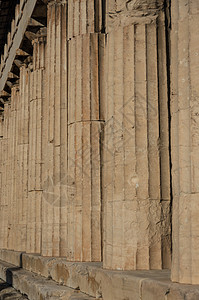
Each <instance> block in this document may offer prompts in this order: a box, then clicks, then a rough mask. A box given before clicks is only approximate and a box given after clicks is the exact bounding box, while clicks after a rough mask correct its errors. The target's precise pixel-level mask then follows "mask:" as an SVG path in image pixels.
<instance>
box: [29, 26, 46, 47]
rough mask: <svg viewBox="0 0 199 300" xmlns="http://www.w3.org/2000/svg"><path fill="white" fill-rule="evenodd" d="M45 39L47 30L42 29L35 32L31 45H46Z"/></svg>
mask: <svg viewBox="0 0 199 300" xmlns="http://www.w3.org/2000/svg"><path fill="white" fill-rule="evenodd" d="M46 37H47V28H46V27H43V28H41V29H40V30H39V31H38V32H37V34H36V38H35V39H34V40H32V45H34V44H35V43H46Z"/></svg>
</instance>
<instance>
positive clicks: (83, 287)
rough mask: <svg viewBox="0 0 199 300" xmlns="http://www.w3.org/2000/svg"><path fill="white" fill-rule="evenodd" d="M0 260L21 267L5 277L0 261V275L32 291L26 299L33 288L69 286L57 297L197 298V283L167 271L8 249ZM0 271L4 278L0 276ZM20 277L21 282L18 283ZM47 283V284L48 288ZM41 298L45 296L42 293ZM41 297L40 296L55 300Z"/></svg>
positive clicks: (54, 289)
mask: <svg viewBox="0 0 199 300" xmlns="http://www.w3.org/2000/svg"><path fill="white" fill-rule="evenodd" d="M0 259H3V260H7V262H8V263H10V262H11V261H12V262H15V265H16V266H21V267H22V268H23V269H21V268H19V267H18V268H17V267H16V266H15V267H14V269H15V270H17V269H18V271H14V270H13V271H12V273H11V275H12V276H9V272H10V270H9V268H8V266H9V264H8V266H7V269H6V270H7V274H6V270H3V266H6V262H2V263H0V277H1V278H3V279H4V280H5V278H6V277H7V280H8V281H9V278H11V279H12V280H10V281H9V283H12V281H13V282H14V287H15V288H16V289H18V288H17V287H18V286H19V287H20V288H19V290H20V291H24V293H25V291H27V290H28V291H29V293H33V295H34V296H33V297H32V298H30V300H32V299H34V300H37V299H38V298H34V297H35V293H36V291H39V293H40V294H41V295H45V292H46V291H48V292H51V294H52V295H53V293H55V295H56V292H57V291H58V290H59V289H60V291H59V293H61V291H62V290H63V289H65V288H66V289H67V291H68V288H69V295H70V293H71V290H72V291H73V294H71V296H66V297H71V298H59V299H99V298H101V299H102V298H103V299H104V300H127V299H128V300H140V299H142V300H184V299H187V300H198V299H199V285H186V284H178V283H173V282H171V280H170V270H150V271H144V270H142V271H141V270H137V271H112V270H105V269H103V267H102V263H97V262H90V263H86V262H85V263H78V262H67V261H66V258H58V257H42V256H40V255H37V254H27V253H20V252H15V251H9V250H0ZM2 273H3V274H4V277H2V276H3V275H2ZM26 274H28V275H26ZM36 279H37V280H38V281H37V280H36ZM20 280H21V281H22V282H19V281H20ZM23 282H24V283H23ZM35 282H36V283H35ZM48 283H50V288H49V289H48V286H49V285H48ZM51 283H52V284H51ZM24 286H25V288H26V289H25V288H24ZM61 289H62V290H61ZM80 291H81V293H80ZM82 293H83V294H82ZM47 295H48V294H47ZM86 295H89V296H90V297H89V296H86ZM28 296H29V294H28ZM45 297H47V296H46V295H45ZM45 297H44V298H41V299H58V298H45ZM53 297H54V296H53ZM56 297H57V296H56ZM73 297H76V298H73ZM78 297H80V298H78ZM82 297H86V298H82ZM41 299H39V300H41Z"/></svg>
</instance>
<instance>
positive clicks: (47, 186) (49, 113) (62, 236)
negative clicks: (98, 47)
mask: <svg viewBox="0 0 199 300" xmlns="http://www.w3.org/2000/svg"><path fill="white" fill-rule="evenodd" d="M66 34H67V1H64V0H63V1H49V2H48V13H47V47H46V96H45V101H44V102H43V107H42V110H43V119H42V161H43V168H42V188H43V200H42V255H46V256H52V255H53V256H59V255H62V256H66V247H67V244H66V243H67V234H68V233H67V207H66V197H67V195H66V184H67V173H66V172H67V41H66Z"/></svg>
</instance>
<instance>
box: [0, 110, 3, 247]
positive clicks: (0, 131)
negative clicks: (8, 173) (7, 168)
mask: <svg viewBox="0 0 199 300" xmlns="http://www.w3.org/2000/svg"><path fill="white" fill-rule="evenodd" d="M3 127H4V122H3V116H2V115H0V153H1V155H0V170H1V171H0V248H3V241H4V231H3V214H4V206H3V175H4V172H3V171H4V170H3Z"/></svg>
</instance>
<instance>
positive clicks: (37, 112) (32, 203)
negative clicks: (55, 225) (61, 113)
mask: <svg viewBox="0 0 199 300" xmlns="http://www.w3.org/2000/svg"><path fill="white" fill-rule="evenodd" d="M32 43H33V65H32V72H31V73H30V95H29V106H30V117H29V159H28V207H29V210H28V224H27V251H28V252H33V253H40V251H41V222H42V220H41V218H42V204H41V201H42V103H43V101H44V89H45V74H44V72H45V44H46V32H45V29H43V30H42V31H41V32H39V33H38V38H36V39H34V40H33V42H32Z"/></svg>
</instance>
